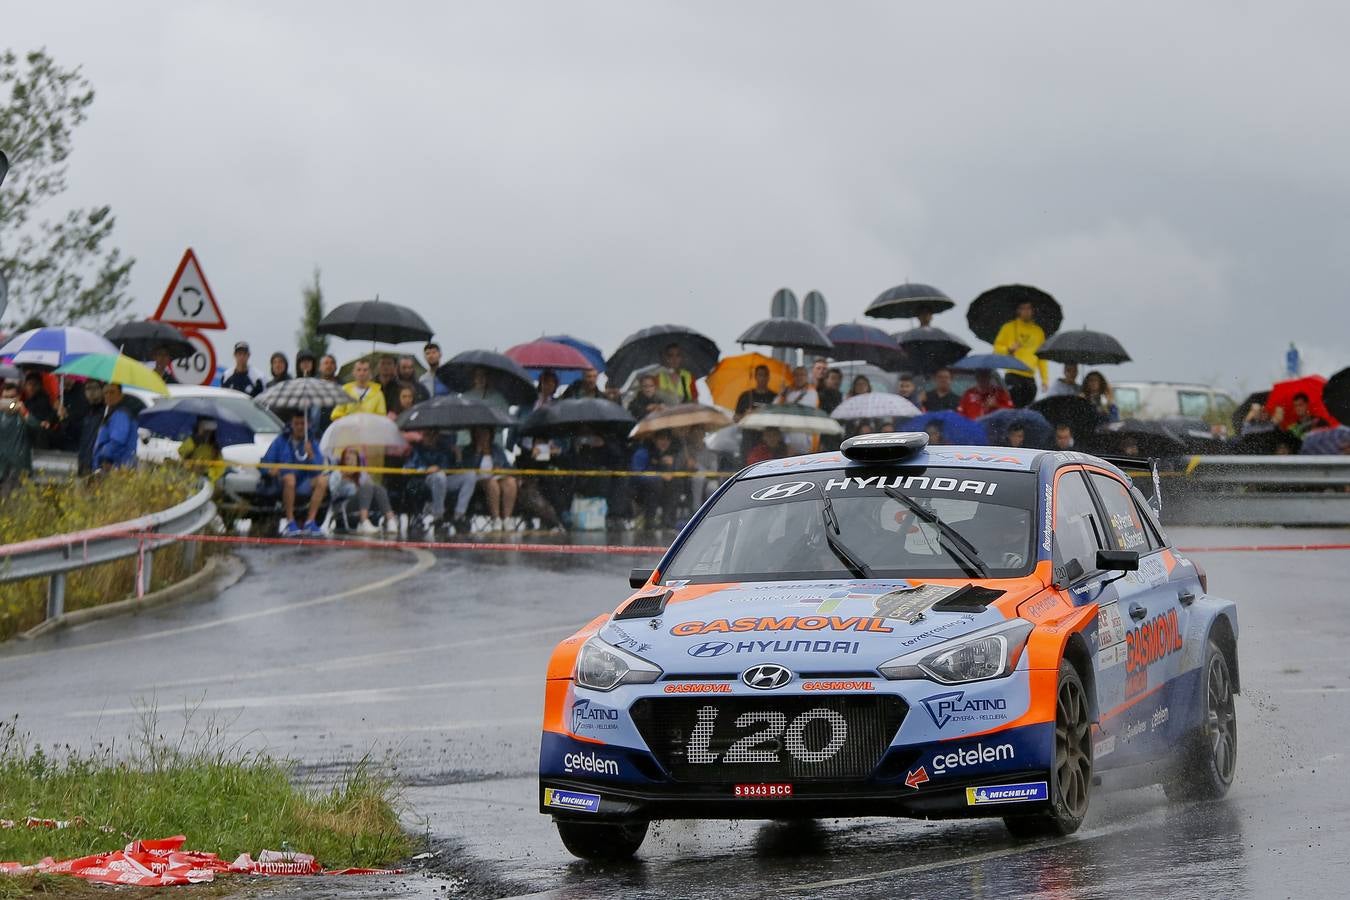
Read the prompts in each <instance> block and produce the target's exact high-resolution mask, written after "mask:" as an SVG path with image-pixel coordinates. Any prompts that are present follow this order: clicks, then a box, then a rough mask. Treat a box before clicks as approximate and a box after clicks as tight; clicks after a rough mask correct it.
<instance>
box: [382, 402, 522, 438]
mask: <svg viewBox="0 0 1350 900" xmlns="http://www.w3.org/2000/svg"><path fill="white" fill-rule="evenodd" d="M395 424H397V425H398V427H399V428H401V429H403V430H404V431H429V430H433V429H449V430H455V429H461V428H477V427H479V426H484V427H487V428H504V427H506V426H508V425H514V424H515V422H513V421H512V419H511V417H510V416H508V415H507V414H506V413H504V412H502V411H501V410H499V409H494V408H492V407H491V406H486V405H484V404H482V403H477V402H475V401H473V400H466V399H464V398H463V397H460V396H457V395H455V394H449V395H445V396H441V397H432V398H431V399H430V400H423V401H422V402H421V403H418V404H417V405H415V406H410V407H408V408H407V409H405V410H404V411H403V413H402V414H401V415H400V416H399V417H398V419H397V421H396V422H395Z"/></svg>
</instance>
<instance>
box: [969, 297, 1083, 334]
mask: <svg viewBox="0 0 1350 900" xmlns="http://www.w3.org/2000/svg"><path fill="white" fill-rule="evenodd" d="M1025 302H1030V303H1031V306H1032V308H1033V310H1034V311H1033V313H1032V316H1031V317H1032V319H1033V320H1034V321H1035V322H1036V324H1037V325H1039V326H1041V329H1042V330H1043V331H1044V332H1045V336H1046V337H1049V336H1050V335H1052V334H1054V333H1055V332H1056V331H1059V326H1060V323H1061V322H1063V321H1064V311H1063V310H1061V309H1060V308H1059V301H1057V300H1056V299H1055V298H1054V297H1051V296H1050V295H1049V294H1047V293H1046V292H1045V291H1043V290H1041V289H1040V288H1034V287H1031V286H1030V285H1026V284H1005V285H1002V286H1000V287H996V288H990V289H989V290H987V291H985V292H984V293H983V294H981V295H980V296H978V297H976V298H975V299H974V300H973V301H971V304H970V309H968V310H966V323H967V324H969V325H970V330H971V331H973V332H974V333H975V336H976V337H978V338H979V339H980V340H983V341H988V342H989V343H991V344H992V343H993V342H994V338H996V337H998V330H999V329H1000V328H1002V327H1003V324H1004V323H1005V322H1007V321H1009V320H1011V319H1015V318H1017V307H1018V306H1019V305H1021V304H1022V303H1025Z"/></svg>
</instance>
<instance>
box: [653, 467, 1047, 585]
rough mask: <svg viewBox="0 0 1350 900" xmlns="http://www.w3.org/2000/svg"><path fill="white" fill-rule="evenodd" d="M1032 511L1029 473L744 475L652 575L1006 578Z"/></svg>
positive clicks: (1024, 565) (1018, 558)
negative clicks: (979, 572)
mask: <svg viewBox="0 0 1350 900" xmlns="http://www.w3.org/2000/svg"><path fill="white" fill-rule="evenodd" d="M896 494H899V495H901V496H902V497H903V498H908V500H910V501H913V502H915V503H917V504H919V506H920V507H921V508H922V510H923V511H924V512H925V513H927V514H931V515H927V516H925V515H920V514H918V513H916V512H915V511H914V510H913V509H912V507H911V506H910V505H909V504H908V503H906V502H905V501H904V500H903V499H901V498H900V497H897V496H896ZM1035 506H1036V476H1035V475H1034V474H1032V473H1030V472H1005V471H1000V470H993V469H971V468H944V467H933V466H929V467H918V466H906V467H894V466H891V467H886V468H876V469H872V468H850V469H848V470H847V471H844V470H838V469H836V470H831V471H824V472H810V473H803V474H802V475H801V476H799V477H797V478H792V477H790V476H784V475H781V474H779V475H775V476H772V477H768V478H753V479H746V480H744V481H741V482H738V483H736V484H733V485H732V486H731V487H730V488H729V489H728V491H727V492H726V493H725V494H723V495H722V496H721V497H719V498H718V500H717V504H716V505H715V506H714V507H713V508H712V509H711V510H710V511H709V513H708V515H706V516H705V517H704V518H703V519H702V520H701V521H700V522H699V524H698V526H697V527H696V528H695V529H694V532H693V533H692V534H691V535H690V536H689V537H688V539H687V540H686V541H685V542H684V544H683V545H682V546H681V547H680V548H679V550H678V551H677V552H676V554H675V556H674V558H673V559H672V560H671V561H670V564H669V565H668V566H667V567H666V571H665V572H663V573H662V578H663V579H665V580H667V581H670V580H679V581H691V582H719V581H777V580H780V579H790V578H840V577H845V578H847V577H854V576H858V575H860V574H865V575H867V576H870V577H875V578H882V577H888V578H896V577H899V578H922V577H926V578H962V577H967V576H970V575H972V574H973V573H974V572H975V571H976V570H979V569H984V570H985V571H987V573H988V576H987V577H991V578H1013V577H1017V576H1021V575H1026V574H1028V573H1029V572H1030V571H1031V567H1032V565H1033V563H1034V561H1035V559H1034V557H1035V554H1034V553H1033V551H1032V537H1033V535H1032V530H1033V529H1032V524H1033V522H1034V520H1035V516H1034V510H1035ZM932 517H936V518H937V519H938V520H939V521H938V522H933V521H927V520H926V519H929V518H932ZM834 526H837V529H836V527H834ZM944 526H945V527H944ZM953 532H955V534H953ZM840 545H842V548H843V549H842V552H841V548H840ZM972 545H973V549H974V550H975V551H976V553H975V554H974V555H976V556H977V559H975V560H971V559H970V558H969V556H970V555H971V554H970V553H969V550H970V549H971V548H972Z"/></svg>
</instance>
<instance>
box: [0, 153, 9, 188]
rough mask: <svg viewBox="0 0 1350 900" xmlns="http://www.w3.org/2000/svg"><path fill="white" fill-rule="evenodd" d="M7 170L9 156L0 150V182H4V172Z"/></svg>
mask: <svg viewBox="0 0 1350 900" xmlns="http://www.w3.org/2000/svg"><path fill="white" fill-rule="evenodd" d="M8 171H9V157H8V156H6V155H5V151H3V150H0V184H4V183H5V173H6V172H8Z"/></svg>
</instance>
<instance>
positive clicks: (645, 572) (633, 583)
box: [628, 554, 1139, 590]
mask: <svg viewBox="0 0 1350 900" xmlns="http://www.w3.org/2000/svg"><path fill="white" fill-rule="evenodd" d="M1135 556H1136V557H1137V556H1138V554H1135ZM1138 565H1139V564H1138V562H1137V561H1136V563H1135V567H1136V568H1137V567H1138ZM655 571H656V570H655V569H631V570H629V572H628V586H629V587H630V588H633V589H634V590H637V589H638V588H640V587H646V585H647V582H648V581H650V580H651V577H652V573H653V572H655Z"/></svg>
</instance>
